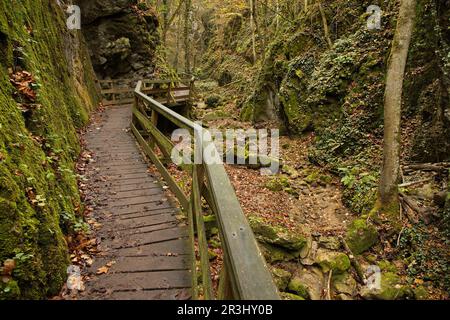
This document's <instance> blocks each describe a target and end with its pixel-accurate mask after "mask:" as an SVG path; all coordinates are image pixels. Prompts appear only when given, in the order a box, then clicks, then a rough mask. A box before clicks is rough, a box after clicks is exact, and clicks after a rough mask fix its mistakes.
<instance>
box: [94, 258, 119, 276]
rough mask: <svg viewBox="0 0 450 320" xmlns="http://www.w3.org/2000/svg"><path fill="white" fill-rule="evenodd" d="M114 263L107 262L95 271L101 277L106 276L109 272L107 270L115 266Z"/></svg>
mask: <svg viewBox="0 0 450 320" xmlns="http://www.w3.org/2000/svg"><path fill="white" fill-rule="evenodd" d="M115 263H116V262H115V261H110V262H108V263H107V264H106V265H104V266H103V267H100V268H98V269H97V274H98V275H101V274H107V273H108V272H109V269H110V268H111V267H112V266H113V265H114V264H115Z"/></svg>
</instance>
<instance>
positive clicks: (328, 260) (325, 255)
mask: <svg viewBox="0 0 450 320" xmlns="http://www.w3.org/2000/svg"><path fill="white" fill-rule="evenodd" d="M316 263H317V264H318V265H319V266H320V267H321V268H322V271H323V272H329V271H330V270H332V271H333V274H338V273H343V272H345V271H347V270H348V269H349V268H350V265H351V263H350V259H349V257H348V256H347V255H346V254H345V253H342V252H336V251H329V250H325V249H319V250H318V251H317V256H316Z"/></svg>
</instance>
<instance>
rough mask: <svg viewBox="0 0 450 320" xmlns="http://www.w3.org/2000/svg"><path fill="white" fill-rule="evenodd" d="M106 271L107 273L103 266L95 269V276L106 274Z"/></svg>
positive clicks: (106, 268) (105, 267)
mask: <svg viewBox="0 0 450 320" xmlns="http://www.w3.org/2000/svg"><path fill="white" fill-rule="evenodd" d="M108 271H109V268H108V267H107V266H103V267H101V268H98V269H97V274H98V275H101V274H107V273H108Z"/></svg>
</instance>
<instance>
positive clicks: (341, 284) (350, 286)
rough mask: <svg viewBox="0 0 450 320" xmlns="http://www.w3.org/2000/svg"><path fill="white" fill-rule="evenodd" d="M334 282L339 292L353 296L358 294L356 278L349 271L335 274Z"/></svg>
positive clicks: (335, 288)
mask: <svg viewBox="0 0 450 320" xmlns="http://www.w3.org/2000/svg"><path fill="white" fill-rule="evenodd" d="M332 283H333V287H334V290H335V291H336V293H338V294H345V295H348V296H351V297H352V296H354V295H355V294H356V290H357V284H356V280H355V279H354V278H353V277H352V276H351V275H350V273H348V272H345V273H342V274H337V275H334V276H333V279H332Z"/></svg>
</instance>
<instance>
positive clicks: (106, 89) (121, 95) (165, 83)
mask: <svg viewBox="0 0 450 320" xmlns="http://www.w3.org/2000/svg"><path fill="white" fill-rule="evenodd" d="M193 81H194V79H181V80H173V79H153V80H144V81H142V82H141V83H142V84H141V90H142V92H143V93H145V94H146V95H152V96H154V97H155V99H156V98H157V99H158V100H161V101H164V102H166V103H167V104H173V105H179V104H183V103H189V102H190V101H191V98H192V94H193ZM136 83H137V80H133V79H112V80H99V81H98V85H99V86H100V89H101V93H102V95H103V97H104V99H103V104H104V105H106V106H108V105H123V104H129V103H131V102H132V100H130V99H131V98H132V97H133V94H134V85H135V84H136ZM184 92H185V94H183V93H184ZM177 94H178V95H177Z"/></svg>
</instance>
